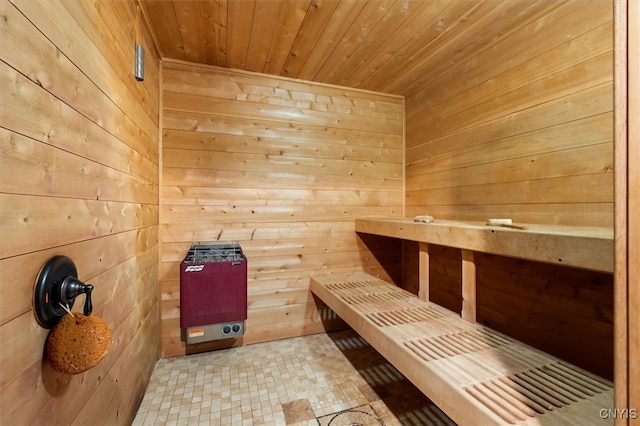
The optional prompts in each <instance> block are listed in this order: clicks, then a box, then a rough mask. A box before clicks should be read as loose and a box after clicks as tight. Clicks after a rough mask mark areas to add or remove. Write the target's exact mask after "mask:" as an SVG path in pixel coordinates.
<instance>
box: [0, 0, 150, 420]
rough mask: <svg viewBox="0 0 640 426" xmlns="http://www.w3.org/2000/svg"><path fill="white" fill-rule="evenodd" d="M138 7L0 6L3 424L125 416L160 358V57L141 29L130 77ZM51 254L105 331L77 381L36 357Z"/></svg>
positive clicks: (0, 383) (42, 339)
mask: <svg viewBox="0 0 640 426" xmlns="http://www.w3.org/2000/svg"><path fill="white" fill-rule="evenodd" d="M135 8H136V3H135V2H133V1H130V2H94V3H91V2H65V3H49V2H29V1H24V2H23V1H14V2H8V1H3V2H1V3H0V14H1V15H2V17H3V19H2V20H1V23H0V31H1V33H2V39H3V42H2V43H0V59H1V62H0V64H1V65H0V84H1V86H2V108H0V146H1V147H0V200H1V201H0V216H1V217H2V220H1V221H0V235H2V243H1V244H0V247H1V248H0V277H2V279H1V280H0V281H1V282H2V284H1V285H0V294H1V296H0V340H1V341H2V346H1V348H0V377H1V379H0V423H2V424H45V423H46V424H49V423H52V422H54V423H59V424H88V423H92V424H113V425H127V424H130V423H131V421H132V419H133V416H134V414H135V411H136V409H137V406H138V404H139V402H140V400H141V398H142V396H143V393H144V388H145V386H146V383H147V381H148V379H149V377H150V374H151V370H152V369H153V365H154V363H155V361H156V360H157V358H158V353H159V338H158V332H157V327H158V299H159V297H158V294H157V282H158V265H157V258H158V254H159V253H158V239H159V234H158V229H159V228H158V211H159V210H158V204H159V202H158V201H159V185H158V171H159V167H158V161H159V154H160V153H159V151H158V139H159V118H158V111H159V108H158V103H159V99H160V94H159V89H158V87H159V79H158V69H159V68H158V60H159V57H158V54H157V53H156V52H155V50H154V48H153V44H152V43H151V41H150V40H151V36H150V33H149V29H148V28H146V27H144V25H142V26H141V27H140V28H139V30H140V36H139V38H138V41H139V42H141V43H142V44H143V45H145V48H146V54H147V61H146V64H147V69H146V72H145V74H146V79H145V82H143V83H140V82H137V81H136V80H135V79H134V78H133V76H132V57H133V51H132V50H133V49H132V47H133V45H134V39H135V31H134V28H135V26H136V24H135V19H136V11H135ZM59 254H64V255H67V256H69V257H71V259H73V260H74V262H75V264H76V267H77V268H78V273H79V278H80V279H81V280H82V281H85V282H90V283H91V284H93V285H94V291H93V294H92V299H93V306H94V308H93V314H94V315H97V316H99V317H101V318H103V319H104V320H105V321H106V322H107V324H108V325H109V326H110V328H111V330H112V333H113V338H114V340H113V344H112V345H111V348H110V350H109V352H108V354H107V356H106V357H105V358H104V359H103V360H102V361H101V362H100V363H99V364H98V365H97V366H95V367H94V368H92V369H91V370H88V371H87V372H86V373H84V374H83V375H82V376H80V377H78V376H73V377H71V376H63V375H60V374H58V373H55V372H54V371H53V370H52V369H51V368H50V367H49V365H48V363H47V361H46V360H43V347H44V344H45V339H46V337H47V330H46V329H43V328H41V327H40V326H39V325H38V324H37V322H36V320H35V318H34V314H33V311H32V297H33V296H32V292H33V285H34V282H35V280H36V276H37V274H38V272H39V270H40V268H41V267H42V265H44V264H45V262H46V261H47V260H49V259H50V258H51V257H53V256H54V255H59ZM76 305H77V306H75V307H74V308H75V310H78V309H80V308H81V307H80V306H81V304H79V303H76ZM25 395H28V397H27V398H25Z"/></svg>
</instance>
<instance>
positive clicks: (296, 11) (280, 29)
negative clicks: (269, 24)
mask: <svg viewBox="0 0 640 426" xmlns="http://www.w3.org/2000/svg"><path fill="white" fill-rule="evenodd" d="M311 1H312V0H304V1H301V0H293V1H286V2H283V4H282V8H281V9H280V14H279V18H278V25H277V30H276V31H275V33H274V37H273V40H272V41H271V46H270V48H269V54H268V56H267V62H266V63H265V66H264V69H263V71H262V72H264V73H266V74H273V75H281V74H282V69H283V68H284V64H285V62H286V61H287V58H288V57H289V52H291V48H292V46H293V43H294V42H295V40H296V35H297V34H298V32H299V31H300V26H301V25H302V23H303V22H304V20H305V17H306V15H307V12H308V10H309V9H310V8H311V4H312V3H311Z"/></svg>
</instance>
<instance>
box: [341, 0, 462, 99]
mask: <svg viewBox="0 0 640 426" xmlns="http://www.w3.org/2000/svg"><path fill="white" fill-rule="evenodd" d="M418 6H419V7H418V8H417V9H416V10H415V11H414V12H413V13H412V14H411V16H410V17H409V19H408V20H407V21H406V22H405V23H404V24H403V25H402V26H401V27H400V28H399V29H398V31H396V32H394V33H393V35H389V34H388V33H385V37H384V38H383V40H382V44H381V45H380V46H379V47H378V48H377V54H376V55H375V56H373V57H370V58H368V60H367V61H366V66H363V65H364V62H362V63H361V64H359V65H357V66H355V67H353V74H352V75H351V77H350V82H351V84H354V86H353V87H361V86H363V85H366V86H367V87H381V86H383V85H385V84H387V83H386V79H388V78H393V76H394V74H395V72H397V70H398V69H399V68H401V67H402V65H403V64H404V62H405V61H407V60H408V59H409V58H411V57H412V56H413V55H414V54H415V53H416V52H418V51H419V49H420V48H422V47H423V46H425V45H426V44H427V43H428V40H431V39H433V38H435V37H436V36H437V34H439V33H440V31H438V25H437V20H438V19H440V17H441V16H442V15H443V14H447V12H446V10H447V9H446V8H458V9H459V10H460V12H459V13H460V14H462V13H463V12H462V11H463V10H466V6H465V4H464V3H463V2H460V1H453V0H435V1H429V2H419V5H418ZM361 60H362V58H361ZM385 68H386V69H388V70H389V71H388V72H385V71H384V69H385ZM365 82H366V83H365Z"/></svg>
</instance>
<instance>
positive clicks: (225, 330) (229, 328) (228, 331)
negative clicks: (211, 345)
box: [222, 325, 231, 334]
mask: <svg viewBox="0 0 640 426" xmlns="http://www.w3.org/2000/svg"><path fill="white" fill-rule="evenodd" d="M222 332H223V333H224V334H229V333H231V326H228V325H225V326H224V327H222Z"/></svg>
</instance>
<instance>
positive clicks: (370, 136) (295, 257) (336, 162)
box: [160, 2, 403, 356]
mask: <svg viewBox="0 0 640 426" xmlns="http://www.w3.org/2000/svg"><path fill="white" fill-rule="evenodd" d="M259 5H260V8H269V7H275V6H274V5H272V4H271V3H270V2H265V3H260V4H259ZM256 7H258V5H257V6H256ZM273 12H274V13H275V12H277V10H274V11H273ZM281 12H282V13H292V12H293V11H292V10H289V11H284V10H283V11H281ZM254 65H257V63H256V64H254ZM163 78H164V85H163V105H164V109H163V117H164V119H163V123H164V126H163V150H162V156H163V168H162V170H163V173H162V174H163V176H162V179H163V185H162V199H163V203H162V209H161V216H162V228H161V229H162V230H161V236H160V238H161V240H162V255H161V258H162V263H161V268H160V280H161V294H162V296H161V297H162V299H163V303H162V309H161V312H162V313H161V315H162V320H161V330H162V345H163V348H162V353H163V355H167V356H170V355H178V354H183V353H187V352H192V351H194V350H195V351H197V350H205V349H206V348H211V347H215V346H216V345H215V344H209V345H201V346H200V347H198V348H192V347H189V348H187V347H185V345H184V343H183V342H181V341H180V330H179V325H178V323H177V322H176V320H177V319H178V318H179V299H180V298H179V285H178V270H179V268H178V265H179V262H180V261H181V260H182V259H183V258H184V255H185V253H186V251H187V250H188V248H189V246H190V244H191V243H192V242H195V241H218V240H220V241H229V240H231V241H239V242H240V244H241V246H242V247H243V249H244V252H245V254H246V256H247V258H248V285H249V289H248V294H249V301H248V304H249V314H248V315H249V318H248V320H247V326H246V332H245V335H244V337H243V339H242V342H241V343H240V344H246V343H251V342H259V341H266V340H271V339H277V338H284V337H292V336H298V335H303V334H308V333H311V332H318V331H322V329H323V328H322V327H323V320H322V315H320V314H319V311H318V307H317V306H316V302H315V301H314V300H313V299H312V298H311V295H310V293H309V291H308V282H307V281H305V280H304V279H303V278H302V277H305V276H309V274H311V273H313V271H319V270H326V271H343V272H344V271H352V270H367V271H370V272H374V273H376V274H377V275H380V276H384V277H387V278H391V279H394V280H399V279H400V278H401V277H400V274H399V271H400V270H401V265H400V263H399V261H398V259H399V258H398V256H397V253H399V252H400V247H401V246H400V243H399V242H397V241H395V242H391V243H389V242H388V241H384V242H382V241H380V239H379V238H378V239H376V238H372V237H369V238H365V237H359V236H357V235H356V234H355V232H354V228H353V227H354V224H353V223H354V222H353V219H354V218H355V217H357V216H359V215H362V214H371V215H378V216H381V217H382V216H392V217H393V216H396V217H397V216H399V215H400V214H401V206H402V202H403V199H402V175H403V170H402V141H403V138H402V128H403V125H402V124H403V102H402V99H401V98H398V97H394V96H389V95H381V94H377V93H371V92H364V91H356V90H351V89H347V88H343V87H336V86H326V85H318V84H312V83H309V82H302V81H297V80H289V79H282V78H280V79H275V78H271V77H268V76H265V75H258V74H252V73H246V72H236V71H231V70H227V69H221V68H217V67H203V66H196V65H193V64H186V63H181V62H175V61H166V62H165V64H164V68H163ZM327 324H328V326H330V325H331V322H327ZM176 327H178V328H176ZM217 346H219V345H217Z"/></svg>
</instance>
